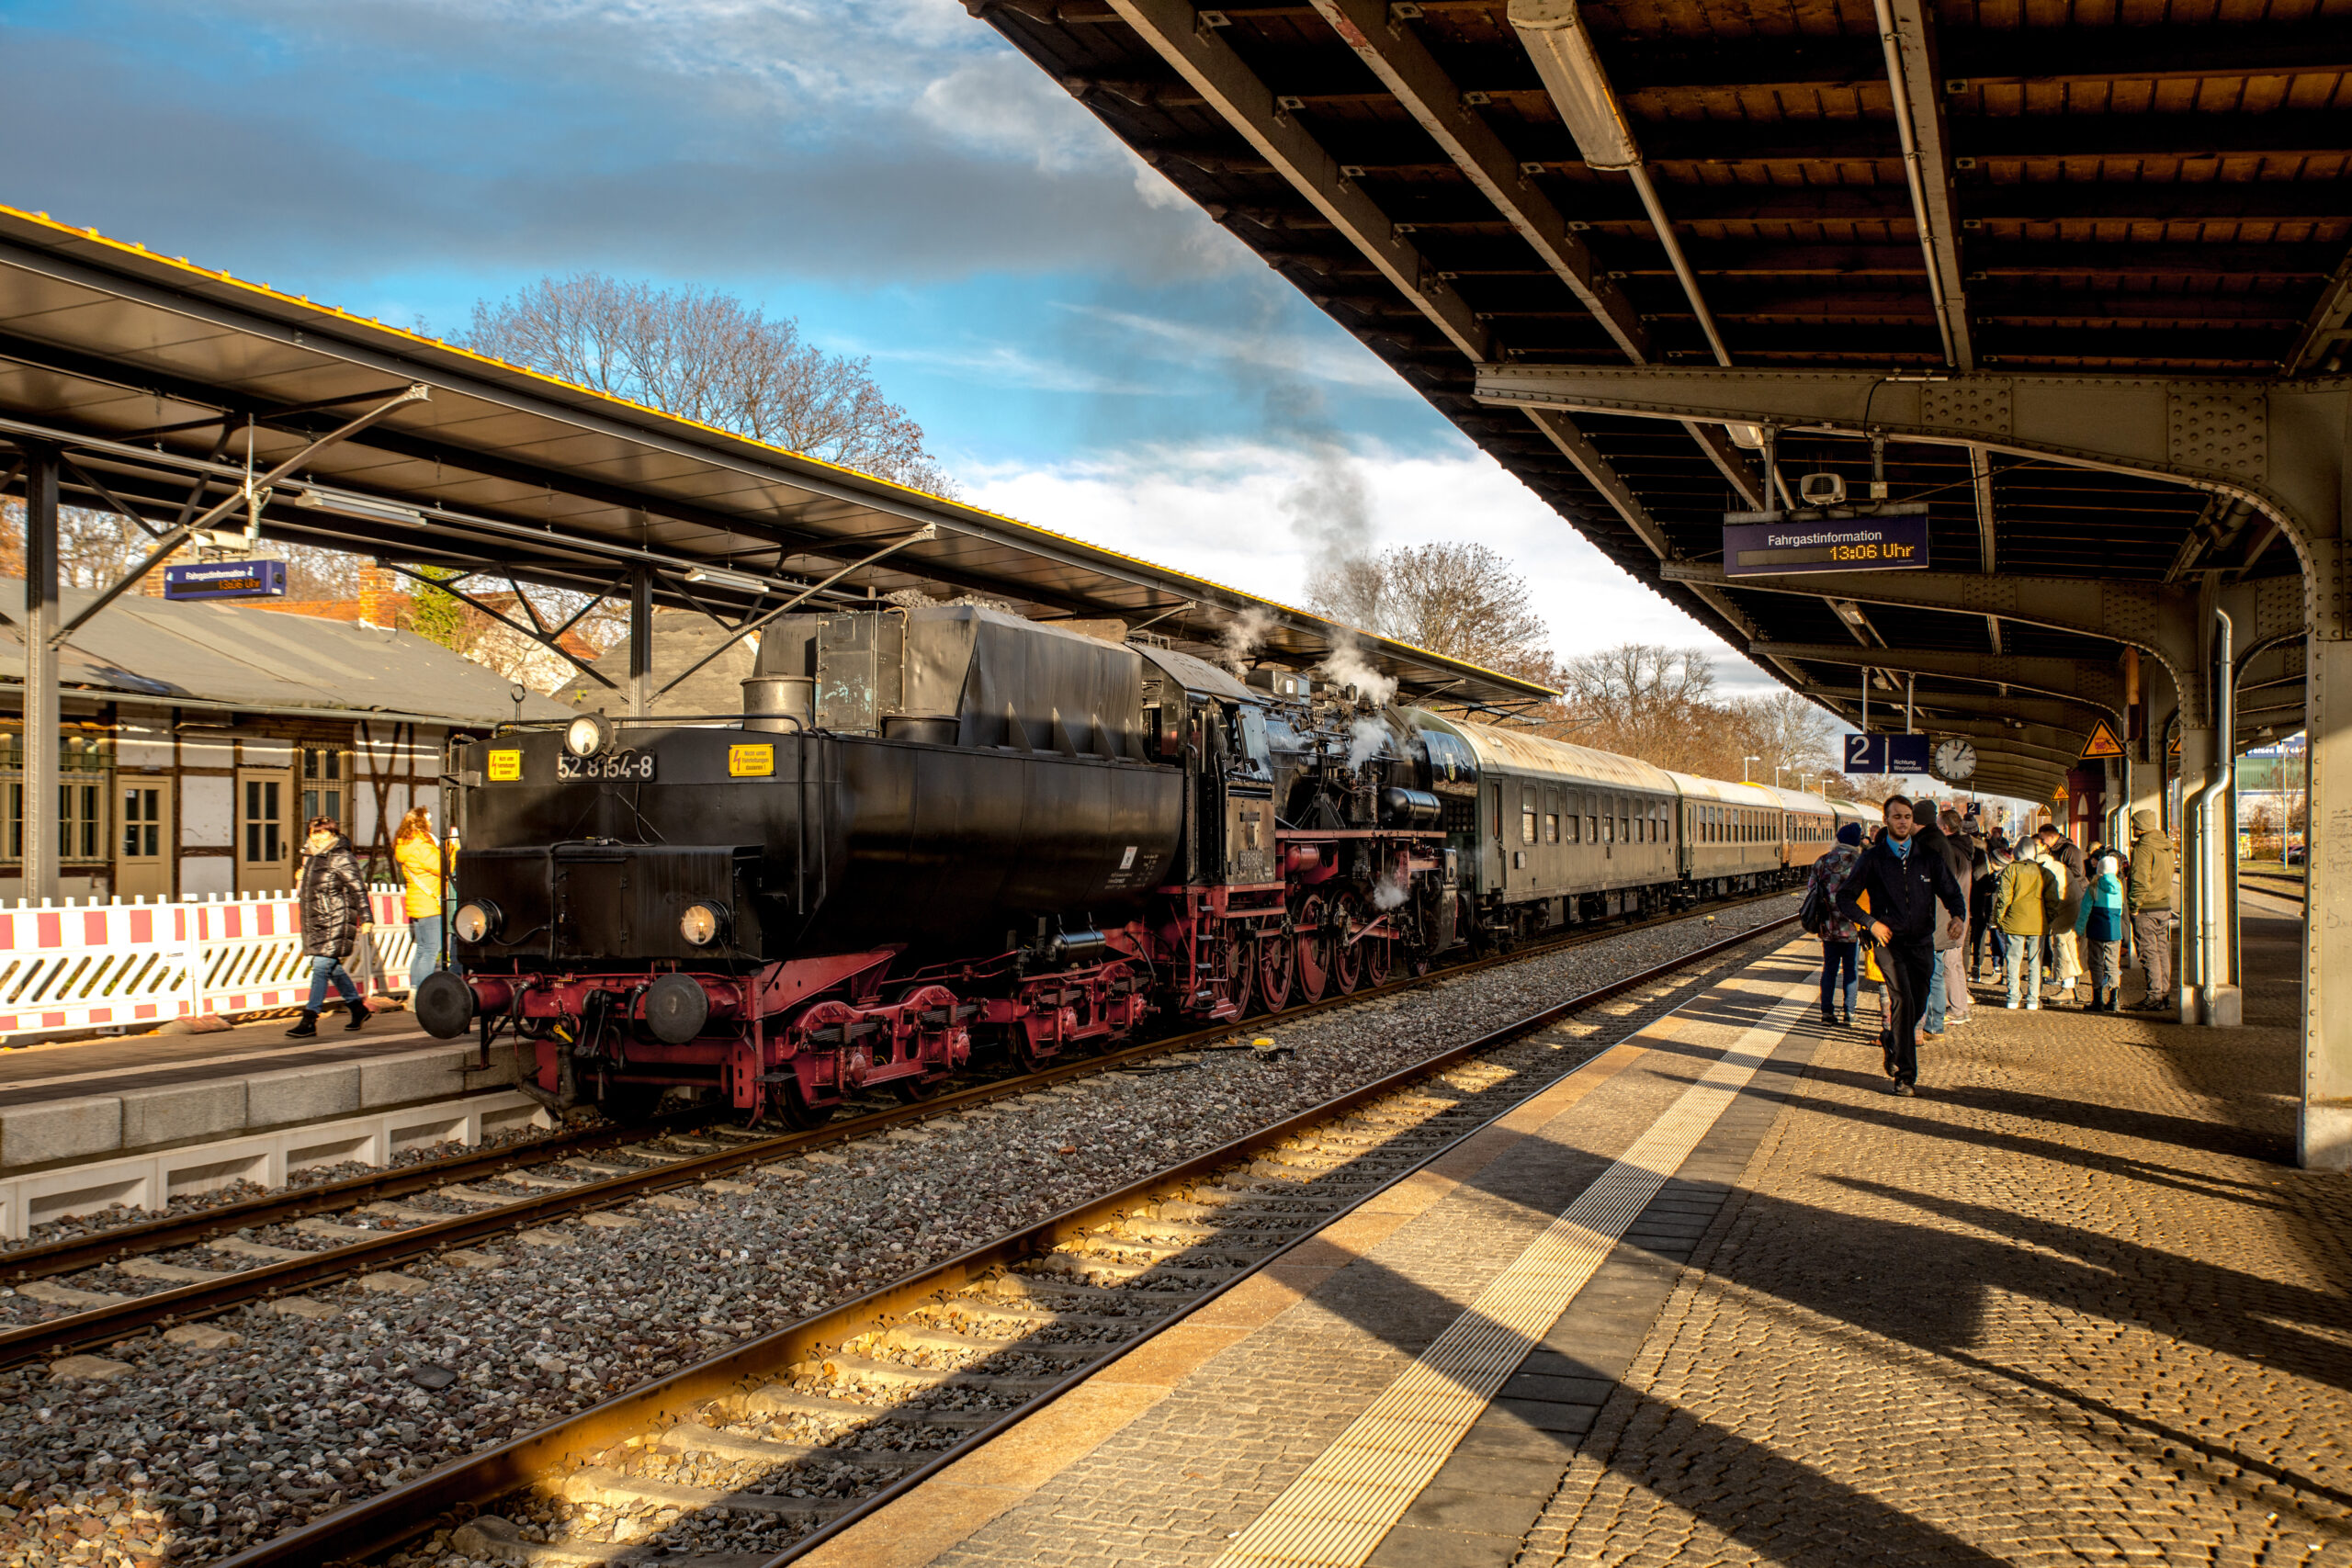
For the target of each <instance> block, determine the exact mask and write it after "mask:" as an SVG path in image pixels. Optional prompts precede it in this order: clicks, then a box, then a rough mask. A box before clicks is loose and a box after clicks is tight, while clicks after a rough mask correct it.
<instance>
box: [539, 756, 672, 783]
mask: <svg viewBox="0 0 2352 1568" xmlns="http://www.w3.org/2000/svg"><path fill="white" fill-rule="evenodd" d="M555 776H556V777H558V778H560V779H625V780H628V781H629V782H631V783H635V784H650V783H651V782H652V779H653V753H652V752H650V751H623V752H621V753H620V754H619V755H618V756H614V757H575V756H573V755H572V754H571V752H569V751H566V752H564V753H563V754H562V755H561V756H560V757H558V758H557V759H556V760H555Z"/></svg>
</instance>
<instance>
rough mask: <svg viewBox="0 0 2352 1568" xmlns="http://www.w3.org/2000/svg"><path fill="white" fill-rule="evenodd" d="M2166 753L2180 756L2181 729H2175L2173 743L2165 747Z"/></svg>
mask: <svg viewBox="0 0 2352 1568" xmlns="http://www.w3.org/2000/svg"><path fill="white" fill-rule="evenodd" d="M2165 753H2166V754H2167V755H2169V756H2174V757H2177V756H2179V755H2180V731H2179V730H2177V729H2176V730H2174V731H2173V732H2172V744H2171V745H2169V746H2167V747H2165Z"/></svg>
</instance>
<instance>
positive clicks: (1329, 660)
mask: <svg viewBox="0 0 2352 1568" xmlns="http://www.w3.org/2000/svg"><path fill="white" fill-rule="evenodd" d="M1315 672H1316V673H1317V674H1318V675H1321V676H1323V677H1324V678H1325V679H1326V680H1328V681H1329V682H1331V683H1332V684H1333V685H1335V686H1352V687H1354V688H1355V690H1356V694H1357V695H1359V696H1361V697H1363V698H1364V699H1366V700H1367V701H1369V702H1371V703H1373V704H1374V705H1386V704H1387V703H1389V702H1391V701H1393V700H1394V699H1395V697H1396V695H1397V678H1396V677H1395V676H1393V675H1383V674H1382V673H1381V672H1380V671H1378V670H1376V669H1374V667H1373V663H1372V660H1369V659H1366V658H1365V657H1364V655H1363V648H1362V647H1361V646H1359V645H1358V644H1357V642H1356V640H1355V638H1353V637H1346V638H1343V639H1341V640H1340V641H1339V642H1336V643H1334V644H1332V645H1331V651H1330V652H1329V653H1328V654H1326V655H1324V658H1323V662H1322V663H1320V664H1318V665H1317V666H1316V667H1315Z"/></svg>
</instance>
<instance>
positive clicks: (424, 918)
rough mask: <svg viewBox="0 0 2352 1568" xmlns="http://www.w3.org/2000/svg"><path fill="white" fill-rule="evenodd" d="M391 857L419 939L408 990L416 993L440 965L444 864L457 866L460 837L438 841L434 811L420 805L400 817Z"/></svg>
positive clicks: (411, 927) (410, 926) (445, 895)
mask: <svg viewBox="0 0 2352 1568" xmlns="http://www.w3.org/2000/svg"><path fill="white" fill-rule="evenodd" d="M392 859H393V861H394V862H395V863H398V865H399V866H400V868H401V881H403V882H405V883H406V884H407V885H408V929H409V931H410V932H411V933H412V934H413V935H414V936H415V938H416V956H415V957H413V958H412V959H410V960H409V969H408V983H409V990H410V993H411V994H412V995H413V994H414V992H415V989H416V987H419V986H422V985H423V984H424V977H425V976H427V975H430V974H432V973H433V972H434V971H435V969H438V968H440V967H441V932H442V923H441V922H442V918H443V916H444V914H445V913H446V912H447V899H448V889H447V886H444V885H443V883H442V880H441V874H442V871H443V869H444V867H445V866H446V867H447V868H448V869H450V870H455V869H456V867H457V864H458V836H457V835H456V834H455V833H452V834H450V835H449V841H448V843H447V845H446V846H445V845H443V844H440V843H436V842H435V840H434V838H433V814H432V813H431V812H429V811H427V810H426V809H425V808H424V807H422V806H420V807H415V808H414V809H413V810H412V811H410V812H409V814H408V815H407V816H405V817H403V818H401V825H400V830H399V831H398V832H396V833H394V834H393V835H392ZM450 967H451V968H452V969H455V968H456V967H457V965H456V964H451V965H450Z"/></svg>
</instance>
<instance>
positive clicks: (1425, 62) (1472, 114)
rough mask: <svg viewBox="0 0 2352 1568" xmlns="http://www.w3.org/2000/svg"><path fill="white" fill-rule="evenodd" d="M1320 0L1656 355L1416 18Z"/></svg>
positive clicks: (1409, 101) (1353, 42) (1495, 199)
mask: <svg viewBox="0 0 2352 1568" xmlns="http://www.w3.org/2000/svg"><path fill="white" fill-rule="evenodd" d="M1130 3H1132V0H1130ZM1314 6H1315V10H1316V13H1317V15H1318V16H1320V17H1322V18H1323V19H1324V20H1325V21H1326V22H1329V24H1330V25H1331V30H1332V31H1334V32H1336V33H1338V34H1339V35H1340V41H1341V42H1343V43H1345V44H1346V45H1347V46H1348V47H1349V48H1350V49H1352V50H1353V51H1355V53H1356V58H1357V59H1358V60H1361V61H1363V63H1364V65H1365V66H1366V67H1367V68H1369V69H1370V70H1371V72H1372V73H1373V74H1374V75H1375V76H1377V77H1379V78H1380V80H1381V83H1382V85H1385V86H1386V87H1387V89H1388V90H1389V92H1390V93H1392V94H1394V95H1395V96H1396V99H1397V104H1398V105H1399V106H1400V107H1402V108H1403V109H1404V110H1405V112H1406V113H1407V114H1408V115H1410V116H1412V117H1413V119H1414V121H1415V122H1416V123H1417V124H1419V126H1420V128H1421V129H1422V130H1425V131H1427V132H1429V135H1430V140H1431V141H1435V142H1436V143H1437V144H1438V147H1439V149H1440V150H1441V151H1442V152H1444V153H1445V155H1446V156H1447V157H1448V158H1450V159H1452V160H1453V164H1454V166H1455V167H1456V168H1458V169H1460V170H1461V171H1462V174H1463V175H1464V178H1466V179H1467V180H1468V181H1469V182H1470V184H1471V185H1472V186H1474V187H1476V189H1477V191H1478V192H1479V194H1480V195H1482V196H1484V197H1486V198H1487V200H1488V201H1490V202H1492V203H1493V204H1494V207H1495V210H1496V211H1497V212H1498V213H1500V214H1501V215H1502V217H1503V218H1504V220H1506V221H1508V222H1509V223H1510V226H1511V227H1512V228H1513V229H1514V230H1516V231H1518V233H1519V235H1520V237H1521V239H1523V240H1525V241H1526V242H1527V243H1528V245H1529V246H1530V247H1531V248H1532V249H1533V251H1534V252H1535V254H1537V255H1538V256H1540V257H1541V258H1543V262H1544V265H1545V266H1547V267H1549V268H1551V269H1552V271H1553V273H1554V274H1555V275H1556V276H1558V277H1559V279H1560V281H1561V282H1562V283H1565V284H1566V285H1567V288H1568V291H1569V292H1570V293H1571V294H1574V295H1575V296H1576V298H1577V300H1578V301H1579V302H1580V303H1581V304H1582V305H1583V306H1584V308H1585V309H1586V310H1589V311H1590V312H1592V317H1593V320H1595V321H1599V322H1600V325H1601V328H1602V330H1604V331H1605V332H1607V333H1609V335H1610V337H1611V339H1612V340H1614V341H1615V343H1616V344H1617V346H1618V347H1619V348H1620V349H1621V350H1623V353H1624V355H1625V357H1626V358H1628V359H1630V360H1633V361H1634V363H1636V364H1641V363H1645V362H1646V361H1647V360H1648V359H1649V358H1650V357H1651V353H1650V334H1649V329H1648V328H1647V327H1646V326H1645V325H1644V324H1643V323H1642V317H1641V312H1640V311H1639V310H1636V309H1635V308H1634V302H1633V300H1632V299H1628V298H1627V297H1626V294H1625V290H1624V289H1623V288H1621V287H1620V286H1619V285H1617V284H1616V283H1613V282H1611V280H1610V278H1609V276H1608V274H1607V272H1606V270H1605V269H1603V268H1601V267H1600V266H1599V265H1596V264H1595V262H1594V261H1593V257H1592V252H1591V251H1590V250H1589V249H1588V248H1587V247H1586V245H1585V243H1584V242H1583V241H1582V240H1580V239H1578V238H1577V236H1576V235H1575V234H1573V233H1571V232H1569V230H1568V222H1567V220H1566V217H1564V216H1563V215H1562V214H1561V212H1560V210H1559V209H1558V208H1556V207H1555V206H1554V205H1553V204H1552V201H1551V198H1550V197H1546V196H1545V195H1544V192H1543V190H1542V189H1541V188H1540V187H1539V186H1537V185H1536V184H1535V182H1534V181H1533V180H1532V179H1530V178H1529V177H1528V175H1527V174H1526V173H1525V172H1524V171H1523V170H1521V168H1520V166H1519V161H1518V160H1517V159H1516V158H1514V157H1513V156H1512V155H1511V151H1510V148H1509V147H1507V146H1505V145H1504V144H1503V139H1502V138H1501V137H1499V136H1498V135H1496V134H1495V131H1494V130H1493V128H1492V127H1490V126H1488V125H1487V122H1486V121H1485V120H1484V119H1482V118H1479V115H1478V111H1477V110H1476V108H1475V107H1472V106H1471V105H1470V104H1468V103H1466V102H1464V97H1463V92H1462V89H1461V88H1460V87H1458V86H1456V85H1454V83H1453V78H1451V77H1450V76H1448V75H1447V74H1446V72H1445V68H1444V67H1443V66H1442V65H1440V64H1439V63H1438V61H1437V58H1436V57H1435V56H1434V55H1432V54H1431V53H1430V51H1429V48H1428V46H1427V45H1425V44H1423V43H1422V42H1421V40H1420V38H1419V35H1418V34H1416V33H1415V32H1414V30H1413V28H1412V26H1411V24H1410V23H1409V22H1408V21H1407V20H1406V19H1404V18H1402V17H1396V16H1395V15H1394V14H1393V7H1391V6H1389V5H1388V3H1387V0H1314ZM1186 8H1187V9H1189V8H1190V7H1186Z"/></svg>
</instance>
